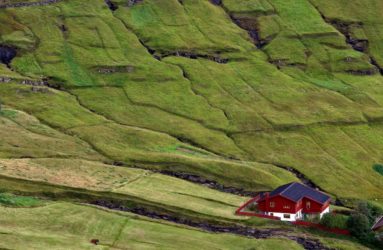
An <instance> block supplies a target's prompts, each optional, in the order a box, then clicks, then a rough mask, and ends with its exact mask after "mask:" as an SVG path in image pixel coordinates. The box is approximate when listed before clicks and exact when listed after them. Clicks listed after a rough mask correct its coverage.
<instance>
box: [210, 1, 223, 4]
mask: <svg viewBox="0 0 383 250" xmlns="http://www.w3.org/2000/svg"><path fill="white" fill-rule="evenodd" d="M210 2H211V3H212V4H214V5H221V4H222V0H210Z"/></svg>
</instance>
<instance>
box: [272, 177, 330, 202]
mask: <svg viewBox="0 0 383 250" xmlns="http://www.w3.org/2000/svg"><path fill="white" fill-rule="evenodd" d="M276 195H281V196H283V197H285V198H288V199H290V200H292V201H294V202H298V201H299V200H301V199H302V198H303V197H306V198H309V199H312V200H314V201H317V202H319V203H320V204H324V203H326V202H327V201H328V200H329V199H330V196H328V195H326V194H324V193H322V192H320V191H318V190H315V189H313V188H310V187H308V186H305V185H303V184H301V183H298V182H292V183H289V184H286V185H283V186H280V187H278V188H277V189H275V190H274V191H272V192H271V193H270V197H273V196H276Z"/></svg>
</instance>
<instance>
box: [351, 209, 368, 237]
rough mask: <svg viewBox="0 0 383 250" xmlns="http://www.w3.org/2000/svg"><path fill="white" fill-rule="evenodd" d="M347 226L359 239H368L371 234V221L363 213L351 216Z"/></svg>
mask: <svg viewBox="0 0 383 250" xmlns="http://www.w3.org/2000/svg"><path fill="white" fill-rule="evenodd" d="M347 226H348V230H350V233H351V234H352V235H354V236H355V237H357V238H359V239H362V238H365V237H367V235H368V233H369V232H370V221H369V220H368V217H367V216H366V215H364V214H362V213H356V214H353V215H351V216H350V218H349V219H348V221H347Z"/></svg>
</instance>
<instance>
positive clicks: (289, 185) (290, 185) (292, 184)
mask: <svg viewBox="0 0 383 250" xmlns="http://www.w3.org/2000/svg"><path fill="white" fill-rule="evenodd" d="M296 183H297V182H291V183H290V184H287V185H288V186H287V188H285V189H284V190H283V191H282V192H281V193H280V194H283V193H284V192H286V190H289V188H291V187H292V186H294V185H295V184H296Z"/></svg>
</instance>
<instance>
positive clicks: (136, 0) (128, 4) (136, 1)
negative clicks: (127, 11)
mask: <svg viewBox="0 0 383 250" xmlns="http://www.w3.org/2000/svg"><path fill="white" fill-rule="evenodd" d="M142 1H143V0H128V3H127V6H128V7H132V6H133V5H135V4H136V3H139V2H142Z"/></svg>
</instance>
